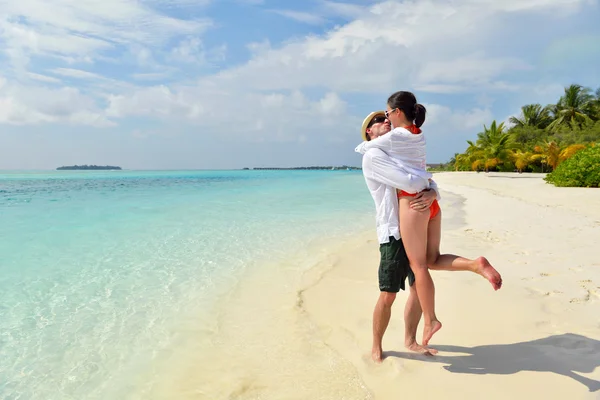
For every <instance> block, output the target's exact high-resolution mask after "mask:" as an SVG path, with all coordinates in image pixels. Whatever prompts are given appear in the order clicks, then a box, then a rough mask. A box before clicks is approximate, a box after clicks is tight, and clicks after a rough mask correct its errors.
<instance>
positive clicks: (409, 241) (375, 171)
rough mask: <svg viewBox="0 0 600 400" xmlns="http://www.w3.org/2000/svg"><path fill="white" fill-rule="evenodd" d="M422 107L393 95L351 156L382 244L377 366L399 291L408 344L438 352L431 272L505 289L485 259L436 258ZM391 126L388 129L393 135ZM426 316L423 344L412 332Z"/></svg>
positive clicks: (435, 213)
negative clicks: (464, 275) (472, 277)
mask: <svg viewBox="0 0 600 400" xmlns="http://www.w3.org/2000/svg"><path fill="white" fill-rule="evenodd" d="M425 114H426V109H425V107H424V106H423V105H421V104H419V103H417V100H416V98H415V96H414V94H412V93H411V92H405V91H400V92H396V93H394V94H392V95H391V96H390V97H389V99H388V101H387V110H386V111H376V112H372V113H371V114H369V115H368V116H367V118H365V120H364V122H363V125H362V128H361V134H362V138H363V142H362V143H361V144H359V145H358V146H357V147H356V149H355V151H356V152H358V153H361V154H363V160H362V171H363V175H364V178H365V181H366V184H367V187H368V188H369V191H370V192H371V196H372V197H373V200H374V202H375V209H376V227H377V236H378V240H379V250H380V255H381V259H380V263H379V272H378V276H379V290H380V295H379V299H378V301H377V304H376V305H375V310H374V312H373V348H372V351H371V355H372V358H373V360H374V361H375V362H381V361H382V358H383V350H382V339H383V334H384V333H385V330H386V328H387V326H388V323H389V321H390V317H391V310H392V304H393V303H394V300H395V299H396V293H398V292H399V291H400V289H402V290H405V281H406V279H407V278H408V283H409V296H408V299H407V301H406V306H405V309H404V324H405V338H404V340H405V346H406V347H407V348H408V349H409V350H411V351H415V352H420V353H429V354H435V353H437V351H436V350H435V349H432V348H430V347H428V344H429V341H430V339H431V337H432V336H433V335H434V334H435V333H436V332H437V331H439V330H440V329H441V327H442V323H441V322H440V321H439V320H438V318H437V316H436V314H435V287H434V283H433V280H432V279H431V275H430V273H429V270H430V269H432V270H443V271H471V272H474V273H476V274H479V275H481V276H482V277H484V278H485V279H487V280H488V281H489V282H490V283H491V284H492V287H493V289H494V290H498V289H500V287H501V286H502V278H501V277H500V274H499V273H498V272H497V271H496V270H495V269H494V267H492V266H491V265H490V263H489V262H488V260H487V259H486V258H485V257H479V258H477V259H468V258H464V257H461V256H456V255H453V254H440V240H441V227H442V210H441V208H440V206H439V203H438V200H439V199H440V195H439V191H438V187H437V185H436V183H435V182H434V181H433V179H432V174H431V173H429V172H427V169H426V151H425V136H424V134H423V132H422V131H421V126H422V124H423V122H425ZM392 128H393V129H392ZM422 315H423V316H424V321H425V326H424V328H423V338H422V342H421V343H422V344H421V345H419V343H418V342H417V340H416V334H417V326H418V324H419V321H420V319H421V316H422Z"/></svg>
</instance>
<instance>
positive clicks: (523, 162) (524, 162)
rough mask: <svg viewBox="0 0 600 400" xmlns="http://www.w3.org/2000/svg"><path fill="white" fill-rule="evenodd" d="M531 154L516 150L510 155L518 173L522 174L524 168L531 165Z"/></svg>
mask: <svg viewBox="0 0 600 400" xmlns="http://www.w3.org/2000/svg"><path fill="white" fill-rule="evenodd" d="M531 156H532V154H531V153H530V152H528V151H522V150H517V151H515V152H514V153H512V159H513V161H514V163H515V167H517V170H518V171H519V173H522V172H523V170H524V169H525V168H527V167H528V166H529V164H530V163H531V161H532V160H531Z"/></svg>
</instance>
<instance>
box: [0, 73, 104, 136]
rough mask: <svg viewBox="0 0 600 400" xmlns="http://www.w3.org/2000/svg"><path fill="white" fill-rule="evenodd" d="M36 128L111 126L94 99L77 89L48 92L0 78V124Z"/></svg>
mask: <svg viewBox="0 0 600 400" xmlns="http://www.w3.org/2000/svg"><path fill="white" fill-rule="evenodd" d="M1 123H6V124H11V125H36V124H41V123H66V124H72V125H88V126H95V127H106V126H114V123H113V122H112V121H109V120H108V119H107V118H106V117H105V116H104V113H103V112H102V110H101V109H99V107H98V106H97V104H96V101H95V99H94V98H92V97H89V96H87V95H84V94H82V93H81V92H80V91H79V90H78V89H75V88H72V87H62V88H59V89H47V88H43V87H35V86H24V85H20V84H13V83H9V82H8V81H7V80H6V79H5V78H3V77H0V124H1Z"/></svg>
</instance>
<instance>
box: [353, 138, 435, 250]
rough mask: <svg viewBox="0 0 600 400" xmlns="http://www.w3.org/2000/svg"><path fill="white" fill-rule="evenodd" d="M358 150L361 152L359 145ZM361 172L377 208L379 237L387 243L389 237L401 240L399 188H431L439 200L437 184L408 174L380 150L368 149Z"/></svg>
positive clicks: (414, 191) (418, 189) (407, 190)
mask: <svg viewBox="0 0 600 400" xmlns="http://www.w3.org/2000/svg"><path fill="white" fill-rule="evenodd" d="M356 151H357V152H360V151H359V150H358V148H357V149H356ZM362 171H363V176H364V177H365V181H366V183H367V187H368V188H369V191H370V192H371V196H372V197H373V201H374V202H375V210H376V226H377V238H378V239H379V243H388V242H389V240H390V236H393V237H395V238H396V240H399V239H400V222H399V215H398V196H397V194H396V188H398V189H402V190H404V191H406V192H410V193H416V192H420V191H422V190H424V189H428V188H431V189H433V190H435V191H436V193H437V199H438V200H439V199H440V195H439V192H438V188H437V184H436V183H435V182H433V181H432V182H431V183H430V182H429V181H423V179H422V178H420V177H418V176H415V175H412V174H410V173H407V172H406V170H405V169H403V168H402V167H401V166H399V165H398V164H397V163H396V162H394V160H392V159H391V158H390V157H389V156H388V155H387V154H385V153H384V152H383V151H382V150H380V149H370V150H367V151H366V152H365V153H364V155H363V159H362Z"/></svg>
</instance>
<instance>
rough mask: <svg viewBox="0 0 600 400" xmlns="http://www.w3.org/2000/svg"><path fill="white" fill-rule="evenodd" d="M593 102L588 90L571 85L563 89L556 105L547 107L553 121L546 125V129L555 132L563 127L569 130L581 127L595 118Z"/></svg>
mask: <svg viewBox="0 0 600 400" xmlns="http://www.w3.org/2000/svg"><path fill="white" fill-rule="evenodd" d="M594 101H595V99H594V96H593V95H592V94H590V89H588V88H584V87H583V86H581V85H571V86H569V87H567V88H565V94H564V95H563V96H561V98H560V100H559V101H558V103H557V104H556V105H554V106H549V108H550V111H551V112H552V113H553V114H554V118H555V119H554V121H552V123H550V125H548V129H550V130H551V131H556V130H557V128H558V127H560V126H563V125H567V126H569V127H571V128H573V127H575V126H579V127H581V126H582V125H583V124H584V123H585V122H587V121H589V120H591V119H592V118H595V112H594Z"/></svg>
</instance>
